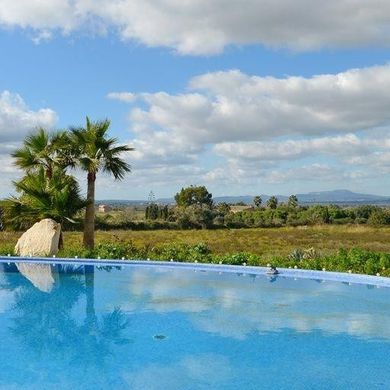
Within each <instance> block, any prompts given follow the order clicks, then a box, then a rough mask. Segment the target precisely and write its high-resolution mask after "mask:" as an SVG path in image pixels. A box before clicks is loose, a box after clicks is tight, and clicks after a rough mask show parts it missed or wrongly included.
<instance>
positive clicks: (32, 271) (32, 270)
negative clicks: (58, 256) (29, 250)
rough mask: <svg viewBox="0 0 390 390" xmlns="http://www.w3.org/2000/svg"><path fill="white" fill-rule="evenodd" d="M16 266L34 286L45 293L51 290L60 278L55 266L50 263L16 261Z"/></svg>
mask: <svg viewBox="0 0 390 390" xmlns="http://www.w3.org/2000/svg"><path fill="white" fill-rule="evenodd" d="M16 267H17V269H18V271H19V272H20V273H21V274H22V275H23V276H24V277H25V278H26V279H28V280H29V281H30V282H31V283H32V284H33V286H35V287H36V288H37V289H39V290H41V291H42V292H45V293H50V292H51V290H52V289H53V287H54V285H55V283H56V279H58V275H57V274H56V273H55V272H54V267H53V266H51V265H50V264H29V263H16Z"/></svg>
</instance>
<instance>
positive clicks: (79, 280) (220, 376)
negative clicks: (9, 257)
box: [0, 263, 390, 389]
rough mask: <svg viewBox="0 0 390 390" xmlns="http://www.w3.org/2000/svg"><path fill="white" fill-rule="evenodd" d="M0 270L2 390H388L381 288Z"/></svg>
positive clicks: (156, 272) (144, 273) (154, 271)
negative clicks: (367, 389)
mask: <svg viewBox="0 0 390 390" xmlns="http://www.w3.org/2000/svg"><path fill="white" fill-rule="evenodd" d="M0 267H1V272H0V318H1V327H0V329H1V333H2V334H1V337H2V343H1V344H0V364H1V366H2V368H3V369H2V371H1V373H0V388H7V389H21V388H29V389H43V388H44V389H51V388H53V389H54V388H57V389H58V388H61V389H77V388H81V389H105V388H111V389H113V388H115V389H209V388H212V389H219V388H220V389H236V388H238V387H241V388H245V389H258V388H275V389H280V388H288V389H301V388H302V389H304V388H311V389H315V388H349V389H351V388H356V389H361V388H390V358H389V351H390V289H388V288H375V287H374V288H372V287H368V286H364V285H348V284H343V283H339V282H323V281H321V280H303V279H298V280H294V279H291V278H283V277H280V276H278V277H276V278H275V277H272V278H267V277H266V276H255V275H246V274H228V273H217V272H212V271H210V272H195V271H193V270H189V269H180V268H178V269H164V268H161V267H153V266H150V267H134V266H126V267H123V268H122V269H118V268H112V267H100V268H95V267H93V266H74V265H65V264H62V265H61V264H57V265H48V264H28V263H23V264H9V265H8V264H5V263H0ZM156 336H159V337H156Z"/></svg>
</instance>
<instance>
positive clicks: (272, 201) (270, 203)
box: [267, 196, 278, 209]
mask: <svg viewBox="0 0 390 390" xmlns="http://www.w3.org/2000/svg"><path fill="white" fill-rule="evenodd" d="M267 207H268V208H269V209H276V208H277V207H278V198H277V197H276V196H271V197H270V198H269V199H268V200H267Z"/></svg>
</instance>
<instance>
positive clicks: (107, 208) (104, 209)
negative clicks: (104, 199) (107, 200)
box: [99, 204, 112, 213]
mask: <svg viewBox="0 0 390 390" xmlns="http://www.w3.org/2000/svg"><path fill="white" fill-rule="evenodd" d="M111 210H112V207H111V206H108V205H106V204H100V205H99V213H108V212H109V211H111Z"/></svg>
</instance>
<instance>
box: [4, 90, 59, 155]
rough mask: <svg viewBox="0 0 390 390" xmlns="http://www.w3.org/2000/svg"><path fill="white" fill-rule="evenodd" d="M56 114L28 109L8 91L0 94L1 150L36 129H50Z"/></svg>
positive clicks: (15, 95)
mask: <svg viewBox="0 0 390 390" xmlns="http://www.w3.org/2000/svg"><path fill="white" fill-rule="evenodd" d="M56 122H57V114H56V113H55V112H54V111H53V110H51V109H50V108H41V109H39V110H37V111H34V110H32V109H30V108H29V107H28V106H27V104H26V103H25V102H24V100H23V99H22V97H21V96H20V95H18V94H15V93H11V92H9V91H3V92H1V93H0V142H2V143H3V145H2V149H4V148H6V147H7V145H4V143H10V142H15V141H20V140H22V139H23V137H24V136H25V135H26V133H28V132H29V131H31V130H33V129H34V128H36V127H40V126H42V127H45V128H52V127H53V126H54V125H55V123H56Z"/></svg>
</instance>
